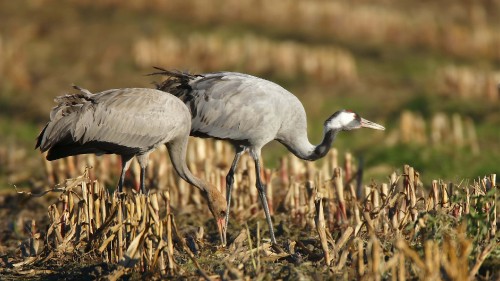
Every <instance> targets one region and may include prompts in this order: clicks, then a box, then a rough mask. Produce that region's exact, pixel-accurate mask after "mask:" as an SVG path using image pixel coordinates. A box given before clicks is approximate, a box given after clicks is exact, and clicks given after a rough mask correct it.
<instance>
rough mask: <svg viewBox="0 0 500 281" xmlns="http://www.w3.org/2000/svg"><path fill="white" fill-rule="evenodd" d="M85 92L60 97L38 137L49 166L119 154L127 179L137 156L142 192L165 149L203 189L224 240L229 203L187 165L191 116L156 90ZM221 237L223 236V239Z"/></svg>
mask: <svg viewBox="0 0 500 281" xmlns="http://www.w3.org/2000/svg"><path fill="white" fill-rule="evenodd" d="M75 88H76V89H78V90H79V91H80V92H79V93H76V94H72V95H65V96H60V97H57V98H56V99H55V101H56V102H57V103H58V105H57V106H56V107H54V108H53V109H52V111H51V113H50V121H49V122H48V123H47V125H46V126H45V128H44V129H43V130H42V131H41V133H40V135H39V136H38V140H37V144H36V148H40V150H41V151H42V152H45V151H48V153H47V160H55V159H59V158H63V157H67V156H70V155H78V154H85V153H95V154H110V153H113V154H118V155H120V156H121V158H122V173H121V177H120V181H119V184H118V190H119V191H120V192H121V190H122V186H123V180H124V177H125V172H126V170H127V169H128V167H129V165H130V161H131V159H132V158H133V157H134V156H136V157H137V159H138V161H139V164H140V166H141V190H142V192H143V193H144V192H145V190H144V178H145V171H146V167H147V162H148V156H149V154H150V153H151V152H152V151H153V150H154V149H155V148H157V147H158V146H159V145H162V144H166V146H167V149H168V151H169V155H170V159H171V161H172V165H173V166H174V169H175V170H176V171H177V173H178V174H179V176H180V177H181V178H183V179H184V180H186V181H187V182H189V183H190V184H192V185H195V186H196V187H198V188H199V189H201V191H202V194H203V195H204V197H205V198H206V199H207V201H208V205H209V208H210V210H211V211H212V213H213V214H214V216H215V217H216V219H217V222H218V224H219V226H220V227H219V229H220V233H221V234H222V228H221V227H222V226H223V223H222V222H223V220H221V218H222V217H225V212H226V206H225V205H226V202H225V200H224V198H223V196H222V194H220V192H219V191H218V190H217V189H216V188H215V187H213V186H212V185H210V184H208V183H207V182H205V181H203V180H201V179H199V178H197V177H195V176H194V175H192V174H191V172H190V171H189V169H188V168H187V165H186V148H187V142H188V137H189V132H190V128H191V115H190V112H189V110H188V108H187V107H186V105H185V104H184V103H183V102H182V101H180V100H179V99H177V98H176V97H174V96H172V95H170V94H167V93H164V92H162V91H158V90H154V89H141V88H129V89H112V90H107V91H104V92H100V93H96V94H92V93H90V92H89V91H88V90H84V89H81V88H78V87H76V86H75ZM221 237H222V236H221Z"/></svg>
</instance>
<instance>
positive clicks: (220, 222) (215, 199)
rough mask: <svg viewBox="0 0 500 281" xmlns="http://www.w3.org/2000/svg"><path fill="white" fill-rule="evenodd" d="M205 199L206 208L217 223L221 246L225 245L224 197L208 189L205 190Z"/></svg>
mask: <svg viewBox="0 0 500 281" xmlns="http://www.w3.org/2000/svg"><path fill="white" fill-rule="evenodd" d="M205 196H206V199H207V202H208V208H209V209H210V212H211V213H212V215H213V216H214V218H215V222H216V223H217V230H218V232H219V236H220V239H221V242H222V245H223V246H225V245H226V212H227V204H226V200H225V199H224V196H222V194H221V193H220V192H219V191H218V190H217V189H216V188H215V187H213V188H210V189H208V190H207V192H206V194H205Z"/></svg>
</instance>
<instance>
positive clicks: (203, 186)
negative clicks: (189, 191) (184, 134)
mask: <svg viewBox="0 0 500 281" xmlns="http://www.w3.org/2000/svg"><path fill="white" fill-rule="evenodd" d="M167 150H168V154H169V155H170V161H172V165H173V166H174V169H175V171H176V172H177V174H179V177H181V178H182V179H183V180H185V181H187V182H188V183H189V184H191V185H194V186H196V187H197V188H198V189H200V190H201V191H202V192H204V193H207V192H208V191H207V188H208V186H209V185H208V184H207V183H206V182H205V181H204V180H202V179H200V178H198V177H196V176H195V175H193V174H192V173H191V171H190V170H189V168H188V166H187V164H186V151H187V138H186V139H182V140H179V141H171V142H170V143H167Z"/></svg>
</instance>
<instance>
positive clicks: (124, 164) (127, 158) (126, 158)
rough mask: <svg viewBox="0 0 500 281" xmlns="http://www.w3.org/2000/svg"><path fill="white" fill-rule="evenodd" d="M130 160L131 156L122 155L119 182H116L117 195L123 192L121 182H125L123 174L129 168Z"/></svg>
mask: <svg viewBox="0 0 500 281" xmlns="http://www.w3.org/2000/svg"><path fill="white" fill-rule="evenodd" d="M131 159H132V157H131V156H125V155H122V173H121V175H120V180H119V181H118V192H119V193H122V192H123V182H124V181H125V173H126V172H127V170H128V168H129V167H130V160H131Z"/></svg>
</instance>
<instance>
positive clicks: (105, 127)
mask: <svg viewBox="0 0 500 281" xmlns="http://www.w3.org/2000/svg"><path fill="white" fill-rule="evenodd" d="M77 95H78V94H76V95H73V96H64V97H59V98H58V99H56V100H57V101H59V102H60V103H59V105H58V106H56V107H55V108H54V109H53V111H52V112H51V121H50V122H49V123H48V124H47V126H46V127H45V128H44V130H43V131H42V132H41V133H40V136H39V139H38V144H39V146H40V149H41V150H42V151H46V150H47V149H49V148H51V147H56V146H68V147H69V146H70V145H73V144H79V145H80V146H82V147H86V148H89V147H97V148H99V149H102V150H104V153H118V152H116V151H109V150H113V149H114V147H116V150H117V151H118V150H119V148H118V147H122V148H123V147H127V148H131V151H133V152H134V154H135V153H144V152H146V151H148V150H151V149H153V148H154V147H156V146H157V145H159V144H163V143H166V142H168V141H169V140H171V139H173V138H175V137H176V136H179V134H187V132H189V129H190V115H189V111H188V109H187V107H186V106H185V105H184V104H183V103H182V102H181V101H180V100H179V99H177V98H175V97H174V96H172V95H170V94H168V93H164V92H161V91H157V90H153V89H139V88H136V89H113V90H108V91H105V92H101V93H97V94H93V95H87V96H85V97H80V98H79V97H77ZM122 150H123V149H122Z"/></svg>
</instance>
